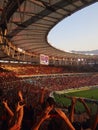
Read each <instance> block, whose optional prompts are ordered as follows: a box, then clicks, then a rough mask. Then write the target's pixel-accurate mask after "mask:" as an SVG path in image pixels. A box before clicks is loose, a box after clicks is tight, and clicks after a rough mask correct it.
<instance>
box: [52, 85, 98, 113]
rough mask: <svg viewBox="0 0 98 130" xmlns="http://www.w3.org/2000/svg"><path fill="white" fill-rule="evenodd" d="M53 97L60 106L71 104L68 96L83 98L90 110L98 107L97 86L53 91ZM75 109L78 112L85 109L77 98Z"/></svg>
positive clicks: (93, 110)
mask: <svg viewBox="0 0 98 130" xmlns="http://www.w3.org/2000/svg"><path fill="white" fill-rule="evenodd" d="M54 97H55V100H56V102H57V103H59V104H60V105H62V106H69V105H70V104H71V98H70V97H76V98H80V97H81V98H84V99H85V101H86V102H87V104H88V106H89V107H90V109H91V111H92V112H94V113H95V111H96V109H97V107H98V86H94V87H83V88H79V89H70V90H64V91H61V92H55V94H54ZM68 97H69V98H68ZM76 110H77V111H78V112H80V111H84V110H85V109H84V106H83V104H81V103H80V102H79V101H78V100H77V103H76Z"/></svg>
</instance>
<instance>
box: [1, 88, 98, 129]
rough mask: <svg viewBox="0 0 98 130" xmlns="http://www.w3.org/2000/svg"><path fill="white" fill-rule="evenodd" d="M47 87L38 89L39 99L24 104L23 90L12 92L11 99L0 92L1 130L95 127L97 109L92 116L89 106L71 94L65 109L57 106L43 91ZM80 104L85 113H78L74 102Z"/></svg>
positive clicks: (97, 123)
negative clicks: (69, 101)
mask: <svg viewBox="0 0 98 130" xmlns="http://www.w3.org/2000/svg"><path fill="white" fill-rule="evenodd" d="M46 92H47V89H46V88H42V89H40V90H39V93H40V98H39V100H38V101H36V103H35V102H33V101H32V103H31V104H27V102H26V95H25V94H23V93H22V91H20V90H19V91H17V92H14V93H16V95H14V98H13V99H12V102H10V99H2V96H3V92H2V93H1V95H0V107H1V109H2V114H1V111H0V130H97V129H98V110H97V111H96V113H95V114H94V115H92V113H91V111H90V108H89V107H88V106H87V104H86V102H85V101H84V99H82V98H76V97H70V100H71V104H70V107H67V108H63V109H62V108H59V107H58V105H57V104H56V102H55V100H54V99H53V97H50V96H49V95H48V96H47V98H46V97H45V94H46ZM77 102H80V103H82V104H83V106H84V108H85V113H82V114H81V115H80V114H77V113H76V111H75V105H76V103H77Z"/></svg>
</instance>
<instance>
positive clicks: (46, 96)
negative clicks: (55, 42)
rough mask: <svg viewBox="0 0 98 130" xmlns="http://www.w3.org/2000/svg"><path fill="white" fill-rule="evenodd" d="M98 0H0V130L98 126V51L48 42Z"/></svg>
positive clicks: (86, 129)
mask: <svg viewBox="0 0 98 130" xmlns="http://www.w3.org/2000/svg"><path fill="white" fill-rule="evenodd" d="M96 2H98V0H0V130H50V129H51V130H61V129H62V130H98V92H97V91H98V55H85V54H76V53H69V52H65V51H62V50H59V49H57V48H55V47H53V46H52V45H51V44H50V43H48V40H47V36H48V34H49V32H50V30H51V29H52V28H53V27H54V26H55V25H57V23H59V22H60V21H62V20H63V19H67V17H70V16H71V15H72V14H73V13H75V12H77V11H79V10H81V9H83V8H85V7H88V6H90V5H92V4H94V3H96Z"/></svg>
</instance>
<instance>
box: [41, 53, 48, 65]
mask: <svg viewBox="0 0 98 130" xmlns="http://www.w3.org/2000/svg"><path fill="white" fill-rule="evenodd" d="M40 64H42V65H48V64H49V57H48V56H47V55H43V54H40Z"/></svg>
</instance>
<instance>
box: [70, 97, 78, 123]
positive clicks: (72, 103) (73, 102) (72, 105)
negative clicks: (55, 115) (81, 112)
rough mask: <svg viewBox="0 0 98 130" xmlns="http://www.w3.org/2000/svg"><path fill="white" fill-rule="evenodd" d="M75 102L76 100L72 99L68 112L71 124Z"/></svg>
mask: <svg viewBox="0 0 98 130" xmlns="http://www.w3.org/2000/svg"><path fill="white" fill-rule="evenodd" d="M76 101H77V99H76V98H75V97H72V101H71V110H70V113H69V119H70V121H71V122H74V115H75V105H76Z"/></svg>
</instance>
